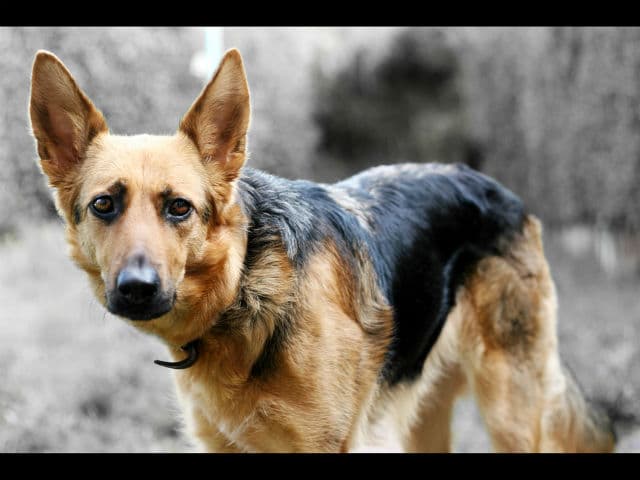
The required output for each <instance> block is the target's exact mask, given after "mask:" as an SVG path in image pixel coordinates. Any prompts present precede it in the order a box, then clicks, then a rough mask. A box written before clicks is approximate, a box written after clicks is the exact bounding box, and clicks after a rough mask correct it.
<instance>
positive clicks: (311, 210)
mask: <svg viewBox="0 0 640 480" xmlns="http://www.w3.org/2000/svg"><path fill="white" fill-rule="evenodd" d="M30 118H31V125H32V129H33V134H34V136H35V139H36V144H37V151H38V155H39V157H40V160H41V161H40V165H41V168H42V170H43V172H44V173H45V174H46V176H47V177H48V179H49V183H50V185H51V186H52V187H53V188H54V190H55V200H56V206H57V208H58V211H59V213H60V215H61V216H62V217H63V218H64V220H65V222H66V233H67V239H68V241H69V244H70V247H71V249H70V253H71V256H72V257H73V260H74V261H75V262H76V263H77V264H78V266H79V267H80V268H82V269H83V270H84V271H85V272H86V273H87V274H88V276H89V280H90V282H91V285H92V288H93V290H94V292H95V295H96V296H97V298H98V299H99V301H100V302H101V303H102V304H103V305H104V306H105V307H106V308H107V310H108V311H109V312H111V313H113V314H114V315H117V316H119V317H122V318H123V319H124V321H126V322H128V323H129V324H131V325H133V326H135V327H137V328H139V329H141V330H143V331H145V332H148V333H150V334H153V335H155V336H157V337H159V338H160V339H161V340H162V341H163V342H164V343H165V344H166V345H167V347H168V350H169V352H170V355H171V357H172V360H173V361H172V362H168V361H165V362H160V361H158V362H157V363H159V364H161V365H164V366H167V367H171V368H175V369H177V370H176V372H175V383H176V387H177V393H178V399H179V402H180V404H181V406H182V408H183V411H184V417H185V425H186V428H187V430H188V432H189V433H190V434H191V435H192V437H193V438H194V439H195V440H196V442H197V444H198V445H199V447H200V448H201V449H202V450H204V451H211V452H275V451H296V452H303V451H311V452H349V451H371V450H375V451H381V450H382V451H408V452H444V451H449V450H450V447H451V433H450V422H451V416H452V407H453V405H454V401H455V400H456V398H457V396H458V395H459V394H461V393H463V392H464V391H465V390H469V391H471V392H473V394H474V395H475V398H476V400H477V403H478V405H479V408H480V411H481V413H482V416H483V419H484V422H485V424H486V427H487V429H488V431H489V434H490V436H491V440H492V444H493V448H494V449H495V450H496V451H506V452H513V451H519V452H520V451H522V452H525V451H526V452H536V451H549V452H557V451H563V452H566V451H571V452H608V451H611V450H612V449H613V448H614V443H615V441H614V435H613V433H612V430H611V428H610V423H609V420H608V418H607V417H606V416H605V415H603V414H601V413H599V412H598V411H597V410H596V409H595V408H593V407H592V406H591V405H590V404H589V403H588V402H587V401H586V400H585V397H584V396H583V394H582V393H581V391H580V390H579V388H578V386H577V383H576V382H575V380H574V379H573V378H572V377H571V376H570V375H569V374H568V372H567V370H566V369H565V368H564V367H563V365H562V363H561V361H560V358H559V354H558V341H557V335H556V294H555V287H554V284H553V280H552V278H551V275H550V273H549V267H548V265H547V262H546V260H545V256H544V252H543V245H542V239H541V226H540V222H539V221H538V220H537V219H536V218H535V217H534V216H532V215H530V214H528V213H527V212H526V211H525V209H524V207H523V205H522V202H521V201H520V200H519V199H518V197H516V196H515V195H514V194H513V193H511V192H510V191H508V190H507V189H506V188H504V187H503V186H501V185H500V184H498V183H497V182H496V181H494V180H492V179H491V178H488V177H487V176H484V175H482V174H480V173H477V172H475V171H473V170H472V169H470V168H468V167H466V166H464V165H441V164H401V165H393V166H381V167H377V168H372V169H369V170H366V171H364V172H362V173H360V174H358V175H355V176H353V177H351V178H348V179H346V180H344V181H341V182H338V183H335V184H331V185H328V184H318V183H312V182H309V181H303V180H296V181H292V180H286V179H283V178H278V177H275V176H272V175H269V174H267V173H264V172H261V171H258V170H254V169H251V168H248V167H244V163H245V158H246V150H247V148H246V135H247V130H248V128H249V119H250V101H249V88H248V85H247V81H246V77H245V71H244V67H243V63H242V59H241V56H240V54H239V52H238V51H237V50H234V49H232V50H229V51H228V52H226V54H225V55H224V57H223V59H222V60H221V63H220V66H219V67H218V70H217V71H216V73H215V74H214V76H213V78H212V79H211V81H210V82H209V83H208V85H207V86H206V87H205V88H204V90H203V91H202V93H201V94H200V96H199V97H198V98H197V99H196V100H195V102H194V103H193V104H192V105H191V107H190V108H189V110H188V111H187V113H186V114H185V116H184V117H183V118H182V120H181V122H180V125H179V129H178V131H177V132H176V134H175V135H173V136H153V135H134V136H119V135H112V134H110V133H109V130H108V127H107V124H106V122H105V119H104V117H103V115H102V114H101V112H100V111H99V110H98V109H97V108H96V107H95V106H94V105H93V103H92V102H91V101H90V100H89V98H88V97H87V96H86V95H85V94H84V93H83V91H82V90H81V89H80V88H79V87H78V85H77V83H76V82H75V80H74V79H73V77H72V76H71V74H70V72H69V71H68V70H67V68H66V67H65V66H64V65H63V64H62V62H61V61H60V60H59V59H58V58H57V57H56V56H55V55H53V54H51V53H49V52H45V51H39V52H38V53H37V55H36V57H35V62H34V64H33V73H32V81H31V99H30Z"/></svg>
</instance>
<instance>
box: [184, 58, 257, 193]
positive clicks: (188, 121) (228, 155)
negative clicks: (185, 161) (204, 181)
mask: <svg viewBox="0 0 640 480" xmlns="http://www.w3.org/2000/svg"><path fill="white" fill-rule="evenodd" d="M249 119H250V105H249V86H248V85H247V77H246V75H245V71H244V67H243V65H242V57H241V56H240V52H238V50H236V49H231V50H229V51H227V53H225V55H224V57H223V58H222V60H221V62H220V66H219V67H218V70H217V72H216V73H215V74H214V76H213V78H212V79H211V81H210V82H209V84H208V85H207V86H206V87H205V88H204V90H203V91H202V93H201V94H200V96H199V97H198V98H197V99H196V101H195V102H193V105H191V108H190V109H189V111H188V112H187V113H186V114H185V116H184V117H183V118H182V121H181V122H180V130H181V131H182V132H184V133H185V134H186V135H187V136H188V137H189V138H191V140H192V141H193V142H194V143H195V144H196V145H197V147H198V150H199V152H200V156H201V157H202V159H203V161H204V162H205V163H207V162H216V163H217V164H218V166H219V167H220V168H221V169H222V171H223V172H224V175H225V178H226V180H227V181H232V180H234V179H235V178H236V177H237V176H238V174H239V172H240V169H241V168H242V165H243V164H244V161H245V157H246V141H247V130H248V128H249Z"/></svg>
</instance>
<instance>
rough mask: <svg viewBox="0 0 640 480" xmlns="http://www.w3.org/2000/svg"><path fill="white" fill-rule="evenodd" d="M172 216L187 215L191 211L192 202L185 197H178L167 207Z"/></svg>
mask: <svg viewBox="0 0 640 480" xmlns="http://www.w3.org/2000/svg"><path fill="white" fill-rule="evenodd" d="M167 211H168V212H169V215H171V216H172V217H186V216H187V215H189V213H191V204H190V203H189V202H187V201H186V200H185V199H184V198H176V199H175V200H174V201H172V202H171V204H169V208H168V209H167Z"/></svg>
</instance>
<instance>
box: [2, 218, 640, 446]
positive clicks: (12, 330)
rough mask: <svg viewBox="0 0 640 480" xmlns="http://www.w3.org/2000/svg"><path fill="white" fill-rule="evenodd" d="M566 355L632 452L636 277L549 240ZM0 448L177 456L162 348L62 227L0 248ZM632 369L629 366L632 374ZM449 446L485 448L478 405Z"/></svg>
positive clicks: (179, 442)
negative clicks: (609, 407) (89, 269)
mask: <svg viewBox="0 0 640 480" xmlns="http://www.w3.org/2000/svg"><path fill="white" fill-rule="evenodd" d="M547 251H548V254H549V258H550V260H551V264H552V267H553V272H554V276H555V278H556V281H557V284H558V293H559V297H560V302H561V303H560V323H559V335H560V345H561V347H560V348H561V352H562V356H563V358H564V359H565V360H566V361H567V363H568V364H569V366H570V367H571V368H572V370H573V371H574V372H575V373H576V375H577V377H578V378H579V380H580V382H581V383H582V385H583V387H584V389H585V391H586V392H587V393H588V394H589V395H591V396H594V397H596V398H597V399H598V400H600V401H602V402H603V403H607V404H613V403H615V402H616V401H617V404H616V408H617V409H618V412H619V413H620V414H621V416H622V418H623V420H624V419H625V418H626V422H624V421H623V422H621V423H620V424H621V425H622V427H621V429H620V432H621V433H622V436H621V442H620V445H619V448H618V450H619V451H640V429H639V428H638V425H637V424H634V422H633V421H632V420H633V419H636V418H638V419H640V411H638V410H639V407H638V404H639V403H640V402H638V399H640V388H639V386H640V376H639V375H640V368H638V367H640V348H639V347H638V339H639V338H640V322H639V321H638V319H639V318H640V302H638V299H637V297H638V293H637V292H638V285H639V283H640V282H638V281H637V280H636V281H630V280H626V281H619V280H612V279H608V278H606V276H605V275H604V274H603V273H602V272H601V271H600V270H599V267H598V266H597V265H596V264H595V263H594V262H592V261H590V260H589V259H584V258H573V257H571V255H569V254H567V252H565V251H563V250H562V248H561V246H560V244H559V242H557V241H554V238H553V235H550V237H549V239H548V240H547ZM0 285H2V287H1V288H0V305H2V308H1V309H0V331H1V332H2V334H1V335H0V451H2V452H33V451H38V452H150V451H151V452H182V451H189V450H190V446H189V445H188V443H187V441H186V439H185V438H184V436H183V435H182V433H181V427H180V423H179V420H178V418H179V415H178V409H177V404H176V401H175V398H174V393H173V392H174V391H173V384H172V380H171V372H169V371H167V370H166V369H162V368H160V367H158V366H156V365H154V364H153V359H155V358H161V359H162V358H165V357H166V353H165V350H164V347H163V346H162V344H161V343H160V342H159V341H158V340H156V339H154V338H151V337H148V336H145V335H143V334H141V333H139V332H137V331H136V330H135V329H133V328H131V327H129V326H127V325H126V324H124V323H123V322H121V321H119V320H118V319H116V318H114V317H112V316H111V315H109V314H107V313H105V311H104V309H103V308H102V307H101V306H100V305H98V304H97V302H96V301H95V300H94V299H93V296H92V294H91V292H90V290H89V287H88V283H87V280H86V279H85V277H84V273H82V272H81V271H80V270H78V269H77V268H76V267H75V266H74V265H73V264H72V263H71V261H70V260H69V259H68V256H67V247H66V243H65V241H64V236H63V231H62V227H61V225H60V224H59V223H50V224H43V225H38V226H35V225H32V226H24V227H22V228H21V229H20V230H19V231H18V232H17V234H16V235H13V236H12V235H4V237H3V239H2V240H1V241H0ZM634 366H635V369H634V368H632V367H634ZM454 446H455V450H456V451H489V450H490V445H489V441H488V437H487V435H486V433H484V431H482V429H481V421H480V417H479V414H478V412H477V409H476V408H475V407H474V405H473V403H472V402H470V401H469V400H462V401H461V402H460V403H459V405H458V406H457V409H456V417H455V420H454Z"/></svg>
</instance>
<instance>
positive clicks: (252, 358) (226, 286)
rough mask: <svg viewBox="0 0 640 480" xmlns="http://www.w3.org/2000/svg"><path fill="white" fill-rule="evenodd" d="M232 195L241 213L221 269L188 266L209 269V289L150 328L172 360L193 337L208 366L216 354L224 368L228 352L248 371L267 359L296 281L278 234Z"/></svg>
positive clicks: (178, 357) (195, 270)
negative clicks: (161, 325)
mask: <svg viewBox="0 0 640 480" xmlns="http://www.w3.org/2000/svg"><path fill="white" fill-rule="evenodd" d="M236 198H237V200H236V205H237V207H238V212H241V214H242V221H239V222H238V223H237V225H238V230H237V231H236V232H233V233H232V234H233V235H237V239H236V242H235V243H234V247H236V249H235V250H233V251H230V252H228V254H227V255H226V256H225V261H224V265H223V266H222V268H215V269H209V270H206V269H199V268H193V269H191V272H190V273H191V274H194V273H195V274H198V275H205V274H206V272H208V273H209V274H210V276H208V277H204V276H203V277H202V279H203V281H204V283H205V284H207V285H208V286H209V290H208V291H207V292H204V294H203V295H202V296H201V297H200V298H197V299H195V300H196V301H191V302H188V303H187V302H182V305H185V304H187V305H188V307H186V308H185V307H180V306H179V307H178V308H177V309H176V311H175V312H174V313H173V315H174V316H175V317H174V319H173V321H171V322H170V325H171V328H167V329H166V330H165V331H163V332H159V331H156V332H153V333H156V334H158V335H159V336H161V337H162V338H163V339H164V340H165V342H167V343H168V344H169V346H170V350H171V353H172V357H173V359H174V360H175V361H176V362H179V363H180V362H183V361H185V360H186V359H187V358H188V357H189V355H188V353H189V352H193V349H192V348H187V347H186V345H187V344H190V343H191V342H193V341H194V340H198V342H197V351H198V356H199V359H198V360H197V362H198V363H200V362H204V363H207V364H208V365H210V366H211V365H212V363H211V361H210V359H209V360H207V358H208V357H209V356H216V357H217V359H216V361H215V362H213V364H215V365H218V367H219V368H222V369H224V365H223V364H224V363H225V359H224V357H228V358H227V362H229V363H231V364H234V365H235V371H236V373H239V372H240V371H243V372H244V375H246V376H249V375H251V374H252V372H253V373H255V371H257V370H258V369H259V365H260V364H261V362H267V363H268V362H269V361H270V359H267V358H265V356H266V355H268V352H265V350H268V349H265V345H266V344H267V342H268V341H269V340H270V338H271V337H272V335H273V333H274V331H275V329H276V328H277V326H278V323H279V322H281V321H282V318H284V317H287V315H288V313H290V311H291V310H292V308H293V298H295V295H294V290H295V288H296V283H297V281H296V275H295V268H294V267H293V265H292V262H291V261H290V259H289V258H288V257H287V254H286V252H285V248H284V246H283V245H282V242H281V239H280V238H279V237H278V236H277V235H273V232H268V234H265V233H266V232H265V231H264V230H263V229H262V228H259V227H257V226H256V224H255V222H254V221H253V219H252V213H253V212H252V209H251V206H250V205H246V204H244V203H243V198H242V196H241V195H237V197H236ZM236 220H238V219H236ZM238 246H241V248H237V247H238ZM188 273H189V272H188ZM185 278H186V279H187V277H185ZM179 326H180V328H178V327H179ZM187 363H189V362H187ZM191 365H192V364H191ZM191 365H189V367H191ZM245 379H246V377H245Z"/></svg>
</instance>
